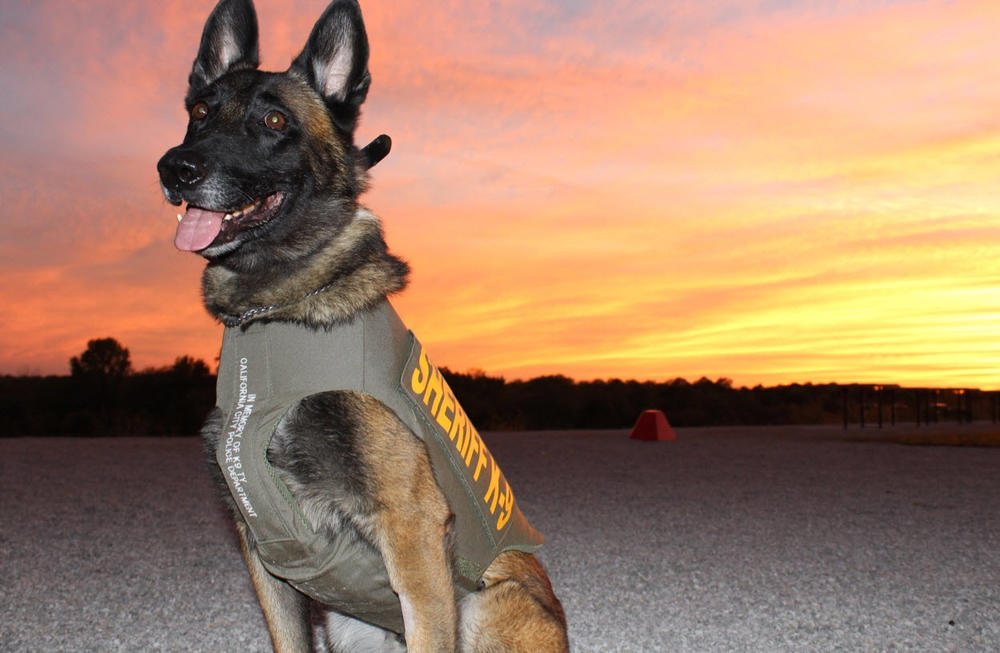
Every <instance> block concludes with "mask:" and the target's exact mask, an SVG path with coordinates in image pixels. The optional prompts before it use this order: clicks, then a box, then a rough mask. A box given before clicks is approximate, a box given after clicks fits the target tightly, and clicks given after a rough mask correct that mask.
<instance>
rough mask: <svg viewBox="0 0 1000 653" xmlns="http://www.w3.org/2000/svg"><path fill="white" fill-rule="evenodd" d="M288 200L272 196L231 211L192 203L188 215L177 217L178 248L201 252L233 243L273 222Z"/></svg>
mask: <svg viewBox="0 0 1000 653" xmlns="http://www.w3.org/2000/svg"><path fill="white" fill-rule="evenodd" d="M284 200H285V194H284V193H282V192H280V191H279V192H275V193H271V194H270V195H265V196H264V197H261V198H259V199H256V200H254V201H253V202H250V203H249V204H247V205H246V206H242V207H240V208H237V209H231V210H221V211H220V210H215V209H207V208H204V207H200V206H193V205H191V204H188V207H187V211H185V212H184V215H181V214H179V213H178V214H177V234H176V235H175V236H174V246H175V247H177V249H179V250H183V251H185V252H199V251H201V250H203V249H206V248H208V247H209V246H211V245H222V244H224V243H228V242H231V241H232V240H233V239H234V238H236V234H238V233H239V232H241V231H244V230H246V229H252V228H254V227H259V226H261V225H263V224H265V223H267V222H268V221H270V220H271V218H273V217H274V216H275V215H277V213H278V211H279V210H280V209H281V204H282V202H284Z"/></svg>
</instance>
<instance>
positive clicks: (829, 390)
mask: <svg viewBox="0 0 1000 653" xmlns="http://www.w3.org/2000/svg"><path fill="white" fill-rule="evenodd" d="M441 371H442V373H443V374H444V376H445V378H446V379H447V381H448V384H449V385H450V386H451V388H452V390H453V391H454V393H455V396H456V397H457V398H458V400H459V401H460V402H461V404H462V407H463V408H464V409H465V412H466V413H467V414H468V415H469V417H470V418H471V419H472V421H473V423H474V424H475V425H476V427H477V428H478V429H479V430H481V431H489V430H536V429H617V428H628V427H631V426H632V425H633V424H634V423H635V420H636V418H637V417H638V415H639V413H640V412H642V411H643V410H646V409H650V408H653V409H659V410H662V411H663V412H664V413H665V414H666V415H667V417H668V419H669V420H670V423H671V424H673V425H674V426H678V427H684V426H722V425H780V424H837V423H840V422H841V421H843V420H844V419H845V418H846V417H847V416H850V418H851V421H852V422H856V421H858V417H859V416H864V415H868V417H867V419H868V421H869V423H871V424H874V423H875V419H876V418H875V416H874V414H873V411H875V410H876V401H877V402H878V404H877V406H878V410H879V411H886V412H885V414H886V415H888V414H889V413H888V412H887V411H888V410H889V408H888V407H887V408H884V409H883V405H882V404H883V398H882V395H878V396H877V397H878V398H876V394H875V393H873V392H871V391H869V392H868V393H867V395H866V394H865V392H864V391H863V390H861V391H858V390H857V388H859V387H860V388H864V386H845V385H838V384H832V383H831V384H816V385H813V384H808V383H807V384H791V385H779V386H772V387H763V386H756V387H753V388H746V387H740V388H737V387H734V386H733V383H732V381H730V380H729V379H725V378H722V379H717V380H714V381H712V380H710V379H707V378H701V379H699V380H697V381H694V382H689V381H687V380H685V379H681V378H678V379H674V380H672V381H666V382H651V381H646V382H640V381H623V380H618V379H612V380H599V381H574V380H573V379H570V378H568V377H565V376H561V375H550V376H541V377H537V378H533V379H530V380H526V381H520V380H517V381H506V380H505V379H504V378H502V377H499V376H490V375H488V374H485V373H482V372H472V373H459V372H452V371H450V370H448V369H447V368H442V370H441ZM215 380H216V377H215V375H214V374H212V373H211V371H210V369H209V367H208V365H207V364H206V363H205V362H204V361H201V360H195V359H193V358H191V357H189V356H182V357H179V358H177V359H176V360H175V362H174V364H173V365H171V366H169V367H163V368H157V369H147V370H142V371H138V372H137V371H134V370H133V369H132V365H131V360H130V356H129V351H128V349H126V348H125V347H123V346H122V345H121V344H120V343H118V342H117V341H116V340H114V339H113V338H102V339H97V340H91V341H90V342H89V343H88V345H87V350H86V351H84V352H83V353H82V354H81V355H80V356H78V357H77V356H74V357H73V358H72V359H71V360H70V376H68V377H67V376H47V377H12V376H4V377H0V435H2V436H20V435H35V436H41V435H86V436H120V435H154V436H166V435H193V434H196V433H197V432H198V430H199V428H200V426H201V422H202V420H203V419H204V417H205V415H206V414H207V413H208V411H209V409H210V408H211V407H212V406H213V405H214V404H215ZM869 387H870V386H869ZM852 388H853V389H854V390H852ZM934 392H935V394H934V395H933V396H934V397H935V399H934V402H933V415H934V418H935V419H938V418H939V417H940V418H941V419H947V418H948V417H949V415H950V414H951V413H953V412H956V411H958V410H959V409H960V410H961V411H962V413H963V414H965V413H968V415H967V416H968V417H969V418H970V419H972V418H975V419H989V418H990V416H991V415H992V417H993V419H996V417H997V411H998V408H1000V407H998V403H997V396H996V393H993V394H992V395H987V394H986V393H980V394H982V395H983V400H982V401H978V400H977V401H972V400H971V398H972V397H973V396H978V395H973V394H972V393H973V392H976V391H969V392H970V394H966V395H962V396H964V398H965V399H964V401H965V403H961V400H960V401H959V403H958V404H957V407H954V408H953V407H952V406H951V405H950V404H949V403H948V401H946V400H945V399H947V397H946V395H943V394H940V393H938V391H934ZM926 393H927V391H918V390H907V389H904V388H898V387H894V391H893V392H892V394H891V395H886V397H888V396H891V397H892V399H891V402H892V415H893V419H895V418H896V417H897V416H898V418H899V420H900V421H904V420H907V419H912V418H913V416H914V415H916V417H917V419H920V412H919V411H921V410H923V415H924V419H927V418H928V415H929V414H930V412H929V411H930V410H931V408H930V407H929V404H928V402H927V400H926V397H927V394H926ZM956 396H958V395H956ZM885 401H888V399H886V400H885ZM924 404H928V405H927V406H925V405H924ZM886 419H888V418H886Z"/></svg>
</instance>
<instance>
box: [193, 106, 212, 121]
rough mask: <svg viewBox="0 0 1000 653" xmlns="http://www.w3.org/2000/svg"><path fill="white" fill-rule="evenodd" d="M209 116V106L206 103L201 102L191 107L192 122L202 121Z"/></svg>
mask: <svg viewBox="0 0 1000 653" xmlns="http://www.w3.org/2000/svg"><path fill="white" fill-rule="evenodd" d="M207 116H208V105H207V104H205V103H204V102H199V103H198V104H196V105H194V106H193V107H191V120H201V119H202V118H205V117H207Z"/></svg>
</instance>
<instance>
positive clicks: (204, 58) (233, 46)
mask: <svg viewBox="0 0 1000 653" xmlns="http://www.w3.org/2000/svg"><path fill="white" fill-rule="evenodd" d="M259 64H260V55H259V53H258V45H257V12H256V11H254V8H253V2H251V0H219V4H217V5H215V9H213V10H212V15H211V16H209V17H208V22H206V23H205V30H204V31H203V32H202V33H201V46H199V48H198V56H197V57H195V60H194V66H193V67H192V68H191V76H190V77H189V78H188V85H189V88H188V93H189V94H190V93H193V92H195V91H197V90H199V89H202V88H204V87H206V86H208V85H209V84H211V83H212V82H214V81H215V80H217V79H218V78H220V77H222V76H223V75H225V74H226V73H227V72H229V71H230V70H234V69H236V68H256V67H257V66H258V65H259Z"/></svg>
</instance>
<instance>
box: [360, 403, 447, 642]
mask: <svg viewBox="0 0 1000 653" xmlns="http://www.w3.org/2000/svg"><path fill="white" fill-rule="evenodd" d="M370 404H377V402H374V401H371V402H370ZM367 412H368V415H369V420H370V423H371V424H372V427H373V431H375V433H372V435H371V437H369V438H367V439H366V441H365V447H366V449H367V451H366V454H367V457H368V459H369V460H370V461H378V462H377V463H376V464H373V465H371V469H372V471H373V475H374V477H375V481H376V484H375V485H376V487H375V493H376V495H377V501H376V505H377V506H378V508H377V509H376V511H375V513H374V514H373V515H372V517H373V521H374V524H373V525H374V527H375V528H373V529H372V536H373V537H372V539H373V540H374V543H375V545H376V546H377V547H378V548H379V551H380V552H381V554H382V558H383V560H384V561H385V566H386V570H387V571H388V572H389V582H390V583H392V588H393V590H394V591H395V592H396V593H397V594H399V601H400V604H401V605H402V611H403V624H404V626H405V628H406V649H407V651H408V653H450V652H452V651H455V641H456V637H457V635H456V633H457V623H458V620H457V608H456V606H455V593H454V585H453V581H452V574H451V563H450V560H449V557H448V552H447V548H446V544H445V542H446V536H447V532H448V528H449V522H450V519H451V510H450V509H449V508H448V503H447V501H445V498H444V496H443V495H442V493H441V490H440V488H439V487H438V485H437V481H436V480H435V479H434V472H433V471H432V470H431V463H430V459H429V457H428V455H427V449H426V447H425V446H424V444H423V442H421V441H420V440H419V439H417V437H416V436H414V435H413V433H411V432H410V430H409V429H408V428H406V426H405V425H403V423H402V422H400V421H399V420H398V419H397V418H396V416H395V415H393V414H391V413H389V412H388V411H387V410H386V409H385V408H384V407H383V406H381V404H377V405H369V406H368V411H367ZM376 433H377V434H376Z"/></svg>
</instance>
